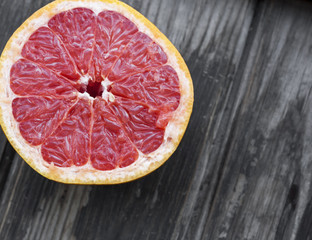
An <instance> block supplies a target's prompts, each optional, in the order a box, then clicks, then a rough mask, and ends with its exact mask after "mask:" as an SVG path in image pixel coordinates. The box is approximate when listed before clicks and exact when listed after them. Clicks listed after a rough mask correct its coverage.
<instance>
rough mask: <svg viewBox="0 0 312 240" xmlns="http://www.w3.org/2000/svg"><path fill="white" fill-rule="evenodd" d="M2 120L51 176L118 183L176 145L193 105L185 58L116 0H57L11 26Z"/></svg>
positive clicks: (151, 166) (2, 76) (2, 72)
mask: <svg viewBox="0 0 312 240" xmlns="http://www.w3.org/2000/svg"><path fill="white" fill-rule="evenodd" d="M0 82H1V89H0V122H1V126H2V129H3V131H4V133H5V134H6V136H7V138H8V140H9V141H10V143H11V144H12V145H13V147H14V148H15V150H16V151H17V152H18V153H19V155H20V156H21V157H22V158H23V159H24V160H25V161H26V162H27V163H28V164H29V165H30V166H31V167H32V168H33V169H35V170H36V171H37V172H38V173H40V174H41V175H43V176H45V177H47V178H49V179H51V180H55V181H58V182H63V183H75V184H116V183H122V182H127V181H131V180H134V179H137V178H139V177H142V176H144V175H146V174H148V173H150V172H152V171H153V170H155V169H157V168H158V167H159V166H161V165H162V164H163V163H164V162H165V161H166V160H167V159H168V158H169V157H170V156H171V154H172V153H173V152H174V151H175V149H176V148H177V146H178V144H179V142H180V141H181V138H182V136H183V134H184V132H185V130H186V127H187V124H188V122H189V118H190V115H191V112H192V106H193V85H192V80H191V76H190V73H189V71H188V68H187V66H186V64H185V62H184V60H183V58H182V57H181V55H180V54H179V52H178V51H177V50H176V48H175V47H174V46H173V45H172V43H171V42H170V41H169V40H168V39H167V38H166V37H165V36H164V35H163V34H162V33H161V32H160V31H159V30H158V29H157V28H156V27H155V26H154V25H153V24H152V23H150V22H149V21H148V20H147V19H146V18H145V17H143V16H142V15H141V14H140V13H138V12H137V11H136V10H134V9H133V8H131V7H129V6H128V5H126V4H124V3H122V2H120V1H117V0H80V1H76V0H59V1H54V2H52V3H50V4H48V5H46V6H45V7H43V8H41V9H40V10H38V11H37V12H36V13H34V14H33V15H32V16H31V17H29V18H28V19H27V20H26V21H25V22H24V23H23V24H22V25H21V26H20V27H19V28H18V29H17V30H16V32H15V33H14V34H13V35H12V37H11V38H10V40H9V41H8V43H7V44H6V46H5V48H4V50H3V53H2V55H1V59H0Z"/></svg>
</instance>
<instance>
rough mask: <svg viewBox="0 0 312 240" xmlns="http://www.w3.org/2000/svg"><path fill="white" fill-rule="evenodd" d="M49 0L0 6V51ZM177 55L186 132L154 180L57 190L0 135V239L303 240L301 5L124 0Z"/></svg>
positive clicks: (308, 171)
mask: <svg viewBox="0 0 312 240" xmlns="http://www.w3.org/2000/svg"><path fill="white" fill-rule="evenodd" d="M48 2H49V1H48V0H46V1H43V0H37V1H30V0H1V2H0V11H1V14H0V22H1V25H0V34H1V35H0V36H1V37H0V49H3V47H4V45H5V43H6V41H7V40H8V38H9V36H10V35H11V34H12V33H13V31H14V30H15V29H16V28H17V27H18V26H19V25H20V24H21V23H22V22H23V21H24V20H25V19H26V18H27V17H28V16H29V15H30V14H31V13H32V12H34V11H35V10H36V9H38V8H39V7H41V6H43V5H45V4H46V3H48ZM126 2H128V3H129V4H130V5H132V6H133V7H135V8H136V9H137V10H139V11H140V12H141V13H143V14H144V15H145V16H147V17H148V18H149V19H150V20H151V21H152V22H154V23H155V24H156V25H157V26H158V27H159V28H160V30H161V31H162V32H164V33H165V34H166V35H167V36H168V37H169V39H170V40H172V42H173V43H174V44H175V45H176V46H177V48H178V49H179V50H180V51H181V53H182V55H183V56H184V58H185V60H186V62H187V64H188V66H189V68H190V71H191V74H192V76H193V81H194V87H195V105H194V112H193V115H192V118H191V122H190V125H189V127H188V130H187V132H186V134H185V136H184V138H183V140H182V143H181V145H180V146H179V148H178V150H177V151H176V153H175V154H174V155H173V156H172V157H171V159H170V160H169V161H168V162H167V163H166V164H165V165H164V166H163V167H161V168H160V169H159V170H157V171H156V172H154V173H152V174H150V175H149V176H146V177H144V178H142V179H140V180H137V181H135V182H131V183H127V184H123V185H117V186H74V185H63V184H59V183H55V182H51V181H49V180H47V179H44V178H43V177H41V176H40V175H39V174H37V173H36V172H34V171H33V170H32V169H31V168H30V167H29V166H27V165H26V164H25V163H24V162H23V161H22V159H21V158H20V157H19V156H18V155H17V154H16V153H15V152H14V150H13V149H12V147H11V146H10V145H9V144H8V143H7V141H6V138H5V136H4V135H3V133H1V135H0V155H1V159H0V198H1V200H0V201H1V202H0V239H9V240H11V239H30V240H33V239H45V240H49V239H53V240H57V239H83V240H84V239H108V240H110V239H134V240H137V239H144V240H145V239H164V240H167V239H172V240H175V239H177V240H178V239H190V240H193V239H196V240H197V239H239V240H240V239H246V240H249V239H264V240H268V239H269V240H270V239H280V240H305V239H312V230H311V229H312V227H311V226H312V217H311V216H312V188H311V182H312V150H311V149H312V148H311V144H312V95H311V88H312V28H311V26H312V2H311V1H269V0H266V1H256V0H250V1H246V0H231V1H228V0H197V1H194V0H184V1H180V0H170V1H165V0H133V1H126Z"/></svg>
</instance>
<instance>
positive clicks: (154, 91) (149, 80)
mask: <svg viewBox="0 0 312 240" xmlns="http://www.w3.org/2000/svg"><path fill="white" fill-rule="evenodd" d="M111 93H113V94H114V95H117V96H121V97H125V98H129V99H133V100H137V101H140V102H143V103H145V104H148V105H149V106H151V107H153V108H154V109H159V110H162V111H164V112H170V111H174V110H176V109H177V107H178V106H179V102H180V86H179V78H178V75H177V73H176V72H175V71H174V69H173V68H172V67H170V66H168V65H165V66H161V67H158V68H153V69H150V70H148V71H145V72H142V73H137V74H135V75H132V76H130V77H127V78H125V79H123V80H121V81H116V82H113V83H112V84H111Z"/></svg>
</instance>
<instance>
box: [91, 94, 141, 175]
mask: <svg viewBox="0 0 312 240" xmlns="http://www.w3.org/2000/svg"><path fill="white" fill-rule="evenodd" d="M138 156H139V154H138V151H137V150H136V149H135V147H134V146H133V144H132V143H131V141H130V140H129V138H128V137H127V135H126V134H125V131H124V130H123V128H122V125H121V124H120V123H119V121H118V119H117V118H116V116H115V114H114V113H113V112H112V111H111V109H110V108H109V107H108V105H107V103H106V102H105V101H104V100H102V99H100V98H96V99H95V101H94V123H93V128H92V140H91V163H92V166H93V167H94V168H96V169H100V170H112V169H115V168H116V167H126V166H128V165H130V164H131V163H133V162H134V161H135V160H136V159H137V158H138Z"/></svg>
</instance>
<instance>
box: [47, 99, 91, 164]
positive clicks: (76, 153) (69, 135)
mask: <svg viewBox="0 0 312 240" xmlns="http://www.w3.org/2000/svg"><path fill="white" fill-rule="evenodd" d="M90 128H91V102H90V101H89V100H87V99H84V98H82V99H80V100H79V101H78V102H77V103H76V104H75V105H74V106H73V107H72V108H71V109H70V110H69V111H68V113H67V115H66V117H65V119H64V120H63V121H62V123H61V124H60V125H59V127H58V128H57V129H56V130H55V132H54V133H53V134H52V135H51V136H50V137H48V138H47V139H46V141H45V142H44V143H43V145H42V147H41V153H42V157H43V159H44V160H45V161H47V162H48V163H53V164H54V165H55V166H59V167H70V166H72V165H75V166H82V165H84V164H86V163H87V161H88V159H89V155H90V146H89V143H90Z"/></svg>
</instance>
